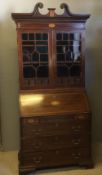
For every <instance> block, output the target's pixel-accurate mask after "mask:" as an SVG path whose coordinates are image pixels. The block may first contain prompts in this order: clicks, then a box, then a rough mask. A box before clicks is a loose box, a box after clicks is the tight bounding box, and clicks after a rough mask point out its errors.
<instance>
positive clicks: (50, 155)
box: [20, 148, 90, 168]
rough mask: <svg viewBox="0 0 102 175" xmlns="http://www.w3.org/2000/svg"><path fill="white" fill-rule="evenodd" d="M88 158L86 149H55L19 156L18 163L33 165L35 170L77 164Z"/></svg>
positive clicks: (88, 153) (88, 152) (88, 151)
mask: <svg viewBox="0 0 102 175" xmlns="http://www.w3.org/2000/svg"><path fill="white" fill-rule="evenodd" d="M89 158H90V150H89V149H88V148H81V149H80V150H79V149H56V150H50V151H43V152H35V153H34V152H31V153H25V154H20V163H21V164H22V165H24V166H26V165H27V166H29V165H33V166H34V167H36V168H43V167H54V166H62V165H73V164H78V163H79V162H80V161H81V160H83V161H86V160H87V159H89Z"/></svg>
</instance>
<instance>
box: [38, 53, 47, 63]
mask: <svg viewBox="0 0 102 175" xmlns="http://www.w3.org/2000/svg"><path fill="white" fill-rule="evenodd" d="M40 61H45V62H48V54H40Z"/></svg>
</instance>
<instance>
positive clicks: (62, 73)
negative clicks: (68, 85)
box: [57, 66, 68, 77]
mask: <svg viewBox="0 0 102 175" xmlns="http://www.w3.org/2000/svg"><path fill="white" fill-rule="evenodd" d="M57 76H58V77H67V76H68V69H67V67H65V66H58V67H57Z"/></svg>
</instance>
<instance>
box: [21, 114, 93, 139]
mask: <svg viewBox="0 0 102 175" xmlns="http://www.w3.org/2000/svg"><path fill="white" fill-rule="evenodd" d="M89 131H90V120H89V119H88V118H85V119H78V118H76V117H75V116H72V117H71V116H70V117H68V116H60V117H59V116H52V117H38V118H35V117H31V118H23V119H22V120H21V135H27V136H30V135H33V136H34V135H46V134H47V135H49V134H51V135H52V134H56V135H57V134H61V133H67V134H71V133H73V132H81V133H82V132H89Z"/></svg>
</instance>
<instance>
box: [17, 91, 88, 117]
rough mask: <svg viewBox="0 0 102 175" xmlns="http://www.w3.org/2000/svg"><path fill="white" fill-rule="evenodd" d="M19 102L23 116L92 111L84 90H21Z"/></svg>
mask: <svg viewBox="0 0 102 175" xmlns="http://www.w3.org/2000/svg"><path fill="white" fill-rule="evenodd" d="M19 102H20V115H21V116H22V117H23V116H24V117H29V116H45V115H54V114H65V113H74V112H75V113H87V112H90V108H89V104H88V99H87V95H86V93H85V91H84V90H76V91H75V90H74V91H67V90H63V91H62V90H49V91H42V92H37V91H32V92H29V91H27V92H21V94H20V97H19Z"/></svg>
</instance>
